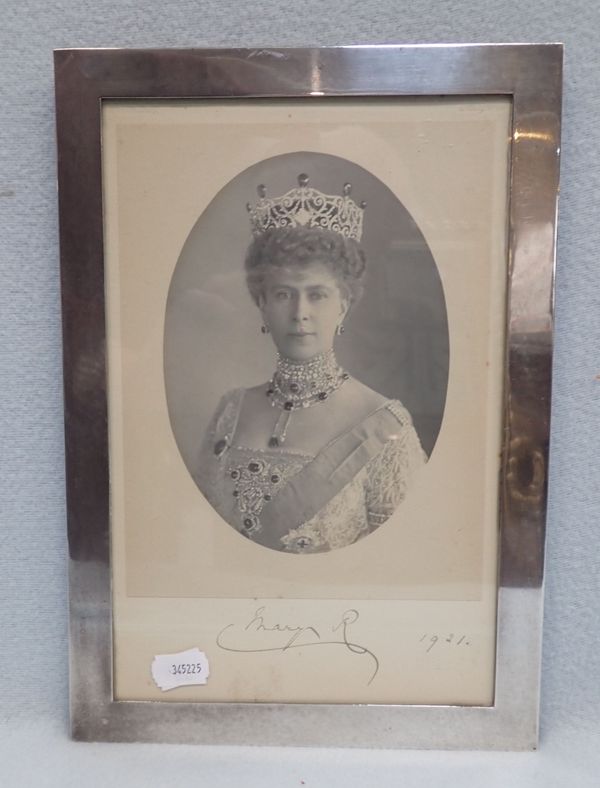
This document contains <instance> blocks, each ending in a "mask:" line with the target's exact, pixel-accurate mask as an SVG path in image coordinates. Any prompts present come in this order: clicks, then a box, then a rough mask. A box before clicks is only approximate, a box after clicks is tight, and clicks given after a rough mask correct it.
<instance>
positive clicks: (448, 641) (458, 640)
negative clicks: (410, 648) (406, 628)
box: [419, 632, 471, 654]
mask: <svg viewBox="0 0 600 788" xmlns="http://www.w3.org/2000/svg"><path fill="white" fill-rule="evenodd" d="M419 643H422V644H423V646H424V647H425V653H426V654H429V652H430V651H431V650H432V649H433V648H435V647H436V646H438V645H443V646H446V647H449V646H453V647H454V648H456V647H458V646H463V647H464V646H470V645H471V642H470V640H469V638H468V637H467V636H466V635H455V634H454V633H453V632H450V633H449V634H447V635H432V634H430V633H429V632H426V633H425V634H424V635H423V637H422V638H421V639H420V640H419Z"/></svg>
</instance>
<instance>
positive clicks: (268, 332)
mask: <svg viewBox="0 0 600 788" xmlns="http://www.w3.org/2000/svg"><path fill="white" fill-rule="evenodd" d="M260 330H261V332H262V333H263V334H270V333H271V329H270V328H269V326H266V325H262V326H261V327H260Z"/></svg>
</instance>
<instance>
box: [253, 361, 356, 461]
mask: <svg viewBox="0 0 600 788" xmlns="http://www.w3.org/2000/svg"><path fill="white" fill-rule="evenodd" d="M349 377H350V375H348V373H347V372H344V370H343V369H342V368H341V367H340V366H339V364H338V363H337V360H336V358H335V354H334V352H333V350H328V351H327V352H325V353H319V355H318V356H315V357H314V358H311V359H309V360H308V361H304V362H300V361H291V360H290V359H287V358H282V357H281V356H278V357H277V369H276V370H275V374H274V375H273V378H272V379H271V381H270V382H269V384H268V386H267V391H266V394H267V397H269V398H270V400H271V405H272V406H273V407H274V408H280V409H281V410H282V411H283V413H282V414H281V415H280V416H279V418H278V419H277V422H276V424H275V427H274V429H273V433H272V435H271V437H270V439H269V446H271V447H272V448H275V447H277V446H280V445H281V444H282V443H283V442H284V441H285V436H286V433H287V428H288V426H289V423H290V418H291V415H292V411H294V410H297V409H298V408H310V407H311V406H312V405H316V404H318V403H319V402H324V401H325V400H326V399H327V398H328V397H329V396H330V395H331V394H333V392H334V391H337V390H338V389H339V388H340V386H341V385H342V384H343V383H345V381H346V380H348V378H349Z"/></svg>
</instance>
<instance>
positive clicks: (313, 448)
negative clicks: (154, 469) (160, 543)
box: [195, 175, 426, 553]
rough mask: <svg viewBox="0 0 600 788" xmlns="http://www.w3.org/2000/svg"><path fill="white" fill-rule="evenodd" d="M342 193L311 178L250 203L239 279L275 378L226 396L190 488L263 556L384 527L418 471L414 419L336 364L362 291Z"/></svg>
mask: <svg viewBox="0 0 600 788" xmlns="http://www.w3.org/2000/svg"><path fill="white" fill-rule="evenodd" d="M350 191H351V187H350V185H349V184H346V186H345V187H344V190H343V194H342V195H336V196H331V195H327V194H323V193H322V192H319V191H317V190H316V189H313V188H312V187H310V186H309V183H308V177H307V176H306V175H301V176H299V178H298V187H297V188H294V189H292V190H291V191H289V192H287V193H286V194H284V195H282V196H281V197H276V198H267V196H266V189H265V187H264V186H262V185H261V186H259V187H258V193H259V201H258V203H257V204H256V205H255V206H250V205H248V211H249V213H250V221H251V225H252V231H253V236H254V238H253V241H252V243H251V244H250V247H249V249H248V252H247V255H246V260H245V269H246V281H247V285H248V289H249V291H250V295H251V297H252V299H253V300H254V302H255V303H256V305H257V307H258V309H259V310H260V312H261V315H262V329H261V330H262V332H263V334H264V335H266V338H267V339H272V341H273V342H274V344H275V347H276V349H277V365H276V369H275V370H274V373H273V376H272V378H271V380H269V381H268V382H265V383H264V384H262V385H259V386H255V387H254V388H248V389H243V388H239V389H234V390H232V391H229V392H227V393H226V394H225V395H224V396H223V397H222V398H221V401H220V403H219V405H218V407H217V410H216V412H215V414H214V416H213V418H212V419H211V421H210V424H209V426H208V429H207V431H206V435H205V439H204V442H203V446H202V450H201V455H200V458H199V464H198V468H197V473H196V474H195V479H196V482H197V484H198V486H199V488H200V489H201V491H202V492H203V493H204V495H205V496H206V498H207V499H208V501H209V502H210V503H211V504H212V506H213V507H214V508H215V509H216V511H217V512H218V513H219V514H220V515H221V516H222V517H223V518H224V519H225V520H226V521H227V522H228V523H229V524H230V525H232V526H234V527H235V528H236V530H238V531H239V532H240V533H241V534H243V535H244V536H246V537H248V538H249V539H251V540H252V541H255V542H257V543H259V544H262V545H264V546H266V547H269V548H272V549H275V550H282V551H287V552H291V553H315V552H324V551H327V550H332V549H336V548H339V547H344V546H346V545H349V544H352V543H354V542H356V541H357V540H359V539H361V538H362V537H364V536H366V535H367V534H369V533H371V532H372V531H373V530H375V529H376V528H378V527H379V526H380V525H381V524H382V523H384V522H385V521H386V520H387V519H388V518H389V517H390V515H391V514H392V513H393V512H394V510H395V509H396V507H397V506H398V504H399V503H400V502H401V501H402V500H403V498H404V496H405V493H406V490H407V487H408V485H409V484H410V481H411V478H412V477H413V475H414V473H415V471H416V470H417V469H418V468H419V467H421V466H422V465H423V464H424V463H425V462H426V455H425V453H424V452H423V449H422V448H421V444H420V441H419V438H418V436H417V433H416V431H415V429H414V427H413V424H412V420H411V417H410V414H409V413H408V411H407V410H406V408H405V407H404V406H403V405H402V403H401V402H399V401H398V400H395V399H392V400H390V399H387V398H386V397H384V396H382V395H381V394H379V393H377V392H376V391H373V390H372V389H370V388H369V387H368V386H366V385H364V384H363V383H361V382H360V381H359V380H357V379H356V378H354V377H352V376H351V375H350V374H349V373H348V372H346V371H345V370H344V369H342V368H341V367H340V365H339V364H338V362H337V360H336V357H335V351H334V340H335V337H336V336H337V335H339V334H341V333H342V332H343V331H344V320H345V318H346V317H347V315H348V312H349V310H350V309H351V307H352V305H353V304H354V303H356V301H357V300H358V298H359V297H360V295H361V292H362V286H363V278H364V274H365V269H366V263H365V256H364V252H363V251H362V249H361V248H360V246H359V241H360V238H361V235H362V224H363V213H364V208H365V204H364V203H361V204H360V205H359V204H357V203H356V202H355V201H354V200H353V199H352V197H351V196H350Z"/></svg>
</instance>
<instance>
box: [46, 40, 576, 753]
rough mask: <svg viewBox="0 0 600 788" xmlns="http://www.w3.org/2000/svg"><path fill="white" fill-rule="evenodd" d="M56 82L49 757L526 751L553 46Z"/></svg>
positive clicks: (544, 418)
mask: <svg viewBox="0 0 600 788" xmlns="http://www.w3.org/2000/svg"><path fill="white" fill-rule="evenodd" d="M55 67H56V91H57V93H56V95H57V134H58V169H59V202H60V242H61V270H62V298H63V325H64V364H65V412H66V416H65V420H66V462H67V494H68V530H69V551H70V603H71V632H70V637H71V707H72V731H73V736H74V737H75V738H77V739H85V740H111V741H165V742H197V743H211V744H218V743H222V744H236V743H237V744H265V745H273V744H280V745H303V746H314V745H321V746H353V747H413V748H414V747H421V748H470V749H475V748H489V749H528V748H534V747H535V746H536V742H537V721H538V696H539V689H538V687H539V671H540V645H541V627H542V587H543V558H544V528H545V512H546V482H547V461H548V438H549V414H550V374H551V357H552V299H553V278H554V277H553V271H554V261H555V238H556V213H557V194H558V176H559V151H560V108H561V79H562V77H561V72H562V47H561V46H560V45H557V44H541V45H533V44H531V45H530V44H523V45H513V44H510V45H460V46H454V45H453V46H437V45H436V46H407V47H403V46H381V47H377V46H373V47H370V46H369V47H343V48H329V49H264V50H118V49H115V50H94V49H89V50H59V51H57V52H56V53H55Z"/></svg>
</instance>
